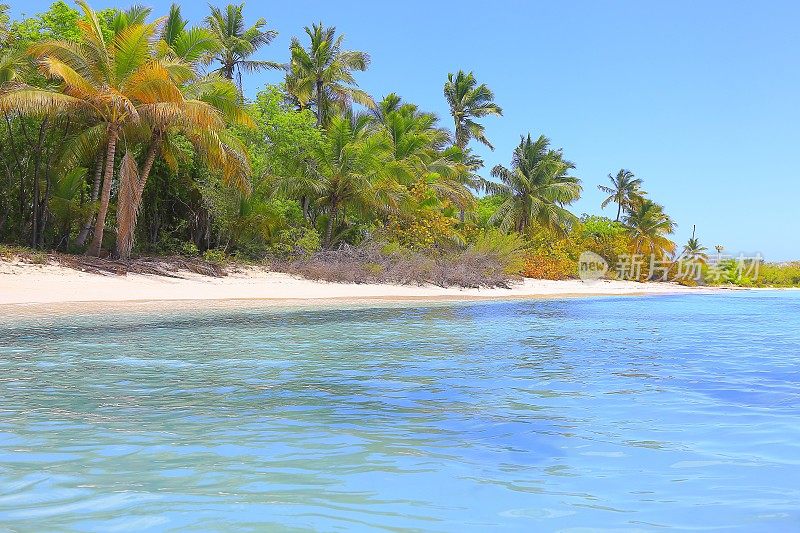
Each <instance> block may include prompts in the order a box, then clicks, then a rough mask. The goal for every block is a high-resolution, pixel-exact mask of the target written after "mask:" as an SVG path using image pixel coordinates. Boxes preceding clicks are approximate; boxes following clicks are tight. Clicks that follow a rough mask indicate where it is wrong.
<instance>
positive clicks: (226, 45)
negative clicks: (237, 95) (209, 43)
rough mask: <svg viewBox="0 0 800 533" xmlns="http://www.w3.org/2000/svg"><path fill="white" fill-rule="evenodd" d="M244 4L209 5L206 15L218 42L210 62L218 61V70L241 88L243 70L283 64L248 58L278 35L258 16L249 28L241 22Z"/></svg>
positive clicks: (277, 67) (267, 67)
mask: <svg viewBox="0 0 800 533" xmlns="http://www.w3.org/2000/svg"><path fill="white" fill-rule="evenodd" d="M243 11H244V4H239V5H236V4H229V5H228V6H227V7H226V8H225V10H224V11H223V10H222V9H220V8H218V7H214V6H211V14H210V15H209V16H208V17H206V25H207V26H208V29H209V30H211V33H212V34H213V35H214V37H215V38H216V39H217V40H218V41H219V43H220V44H221V47H220V50H219V51H218V52H216V54H215V55H213V61H216V62H218V63H219V64H220V67H219V69H218V70H217V72H219V73H220V74H222V76H224V77H225V78H227V79H228V80H231V81H233V79H234V76H235V77H236V83H237V85H238V86H239V90H240V91H241V89H242V72H243V71H244V72H256V71H259V70H264V69H280V68H283V66H282V65H281V64H280V63H275V62H273V61H260V60H255V59H250V58H251V57H252V56H253V54H255V53H256V52H257V51H258V49H259V48H261V47H263V46H266V45H268V44H269V43H271V42H272V40H273V39H274V38H275V37H277V35H278V32H277V31H275V30H268V29H265V26H266V25H267V21H266V20H265V19H264V18H260V19H258V20H257V21H256V23H255V24H253V25H252V26H250V27H249V28H248V27H247V26H246V25H245V21H244V13H243Z"/></svg>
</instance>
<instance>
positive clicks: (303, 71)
mask: <svg viewBox="0 0 800 533" xmlns="http://www.w3.org/2000/svg"><path fill="white" fill-rule="evenodd" d="M305 32H306V35H308V37H309V39H310V41H311V42H310V43H309V46H308V48H304V47H303V46H302V45H301V44H300V41H299V40H298V39H297V38H293V39H292V43H291V45H290V46H289V50H290V52H291V54H292V58H291V62H290V63H289V71H288V74H287V83H286V87H287V89H288V90H290V91H291V92H292V95H293V97H294V98H295V99H296V100H297V101H298V102H299V103H300V105H301V106H303V105H304V104H303V103H304V102H305V104H306V105H307V104H308V102H310V101H311V100H312V99H313V100H315V102H316V107H317V109H316V111H317V125H318V126H322V125H325V124H327V122H328V120H329V118H330V116H331V115H332V113H331V107H334V106H337V107H339V108H340V109H346V108H347V107H349V106H350V104H351V103H352V102H356V103H358V104H361V105H364V106H367V107H369V108H372V107H375V103H374V102H373V100H372V98H371V97H370V96H369V95H368V94H367V93H365V92H364V91H362V90H361V89H358V87H357V84H356V81H355V78H354V77H353V72H354V71H364V70H367V68H368V67H369V55H368V54H367V53H365V52H360V51H358V50H344V49H343V48H342V46H343V44H344V35H339V36H338V37H337V36H336V28H335V27H333V26H328V27H325V26H323V25H322V23H321V22H320V23H319V24H313V25H312V26H311V27H310V28H309V27H308V26H306V28H305Z"/></svg>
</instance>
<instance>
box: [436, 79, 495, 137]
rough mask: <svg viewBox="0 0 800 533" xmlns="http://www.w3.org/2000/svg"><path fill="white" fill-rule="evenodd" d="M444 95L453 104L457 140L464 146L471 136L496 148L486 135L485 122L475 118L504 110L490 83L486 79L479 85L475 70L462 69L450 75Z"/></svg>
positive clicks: (451, 111)
mask: <svg viewBox="0 0 800 533" xmlns="http://www.w3.org/2000/svg"><path fill="white" fill-rule="evenodd" d="M444 97H445V98H446V99H447V103H448V104H449V105H450V114H451V115H452V116H453V121H454V123H455V134H456V144H457V145H458V146H460V147H461V148H462V149H463V148H466V146H467V144H468V143H469V141H470V139H475V140H476V141H478V142H479V143H482V144H485V145H486V146H488V147H489V148H491V149H492V150H494V146H492V144H491V143H490V142H489V140H488V139H487V138H486V134H485V129H484V127H483V125H482V124H479V123H478V122H475V119H476V118H482V117H486V116H489V115H498V116H500V115H502V114H503V110H502V109H501V108H500V106H498V105H497V104H495V103H494V93H492V91H491V90H490V89H489V87H487V86H486V84H484V83H482V84H480V85H478V82H477V81H476V80H475V76H474V75H473V74H472V72H470V73H469V74H466V73H464V71H463V70H459V71H458V72H457V73H456V74H452V73H451V74H448V75H447V82H446V83H445V84H444Z"/></svg>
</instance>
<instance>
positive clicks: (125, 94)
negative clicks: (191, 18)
mask: <svg viewBox="0 0 800 533" xmlns="http://www.w3.org/2000/svg"><path fill="white" fill-rule="evenodd" d="M78 5H79V6H80V7H81V9H82V10H83V12H84V16H85V17H84V20H82V21H80V22H79V23H78V24H79V28H80V30H81V35H82V42H81V43H74V42H66V41H46V42H43V43H40V44H37V45H35V46H33V47H32V48H31V50H30V54H31V55H32V56H33V57H35V58H36V59H37V60H38V63H39V69H40V70H41V71H42V72H43V73H44V74H45V75H47V76H48V77H49V78H52V79H55V80H58V81H60V82H61V86H60V90H59V91H51V90H46V89H39V88H35V87H28V86H22V87H19V88H17V89H16V90H14V91H11V92H9V93H7V94H5V95H3V96H2V97H0V110H7V109H16V110H17V111H19V112H21V113H39V114H51V115H56V114H60V113H72V114H75V115H79V116H81V117H82V118H83V119H84V120H89V121H93V122H94V124H95V126H94V127H90V128H87V130H86V131H84V132H83V134H82V135H83V137H84V138H89V137H93V138H95V139H103V142H104V143H105V157H104V161H105V169H104V171H103V185H102V190H101V194H100V204H99V207H98V212H97V221H96V223H95V229H94V235H93V237H92V242H91V244H90V246H89V249H88V250H87V254H89V255H94V256H97V255H99V253H100V247H101V245H102V241H103V232H104V229H105V223H106V214H107V212H108V207H109V202H110V198H111V182H112V180H113V175H114V161H115V156H116V149H117V142H118V140H119V138H120V134H121V133H122V131H123V128H124V127H125V126H127V125H133V124H139V123H140V122H141V116H140V112H139V111H140V109H141V108H142V106H149V107H151V108H158V107H159V106H164V107H167V108H168V107H170V106H173V105H181V104H182V102H183V95H182V94H181V91H180V89H179V88H178V87H177V86H176V84H175V82H174V79H173V71H174V70H175V69H172V68H170V66H169V65H167V64H165V63H163V62H161V61H159V60H155V59H153V58H152V56H151V40H152V39H153V37H154V35H155V33H156V30H157V27H158V26H157V24H139V23H137V24H133V25H130V26H127V27H124V28H122V29H121V30H120V31H119V32H118V33H115V34H114V35H113V36H112V37H111V38H110V39H109V40H108V41H107V39H106V36H105V34H104V32H103V29H102V27H101V25H100V20H99V18H98V16H97V14H96V13H95V12H94V11H93V10H92V9H91V8H90V7H89V5H88V4H87V3H86V2H85V1H84V0H78Z"/></svg>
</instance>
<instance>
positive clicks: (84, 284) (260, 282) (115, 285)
mask: <svg viewBox="0 0 800 533" xmlns="http://www.w3.org/2000/svg"><path fill="white" fill-rule="evenodd" d="M179 275H180V276H181V277H180V279H176V278H170V277H162V276H151V275H143V274H128V275H124V276H120V275H100V274H91V273H86V272H80V271H77V270H73V269H70V268H66V267H62V266H59V265H55V264H47V265H35V264H29V263H21V262H16V261H12V262H7V261H6V262H0V305H9V304H65V303H79V302H136V301H164V302H168V301H180V300H206V301H221V300H273V301H275V302H276V303H281V302H284V303H285V302H289V303H291V302H306V301H311V302H314V301H316V302H321V301H326V300H331V301H336V300H352V301H359V300H373V299H378V300H390V301H399V300H420V301H434V300H462V299H463V300H473V299H475V300H479V299H513V298H536V297H570V296H571V297H578V296H593V295H648V294H675V293H688V292H701V291H708V290H709V289H696V288H694V289H693V288H688V287H682V286H680V285H677V284H673V283H637V282H631V281H610V280H597V281H582V280H567V281H550V280H534V279H525V280H524V281H522V282H519V283H515V284H513V285H512V286H511V288H509V289H503V288H493V289H460V288H443V287H436V286H430V285H428V286H413V285H390V284H344V283H327V282H321V281H311V280H307V279H303V278H299V277H294V276H290V275H287V274H281V273H277V272H269V271H267V270H264V269H259V268H242V269H239V271H237V272H234V273H231V274H229V275H228V276H226V277H222V278H212V277H206V276H201V275H198V274H194V273H190V272H182V273H179Z"/></svg>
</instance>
